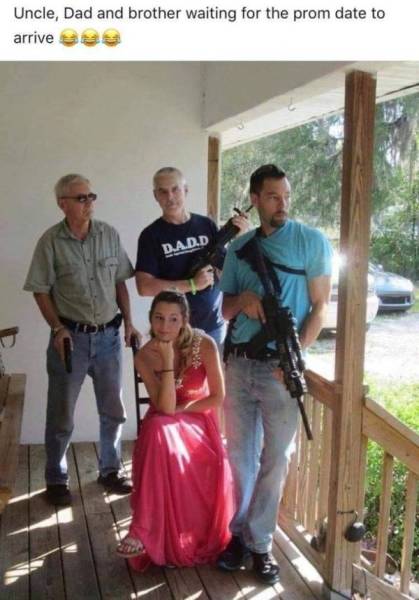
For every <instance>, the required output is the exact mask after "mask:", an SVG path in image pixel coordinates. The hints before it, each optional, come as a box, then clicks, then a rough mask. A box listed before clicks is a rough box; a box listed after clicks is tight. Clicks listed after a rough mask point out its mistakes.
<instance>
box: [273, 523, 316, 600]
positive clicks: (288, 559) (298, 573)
mask: <svg viewBox="0 0 419 600" xmlns="http://www.w3.org/2000/svg"><path fill="white" fill-rule="evenodd" d="M274 542H275V543H274V554H275V557H276V558H277V560H278V563H279V564H280V566H281V582H282V583H283V585H284V587H286V588H287V589H290V590H293V591H294V590H295V591H296V593H297V596H296V598H298V599H300V598H310V599H313V598H317V599H319V600H320V599H322V598H323V597H324V595H323V594H324V590H323V580H322V578H321V576H320V574H319V573H318V572H317V571H316V569H315V568H314V567H313V566H312V565H311V563H310V562H309V561H308V560H307V559H306V558H305V557H304V556H303V555H302V554H301V552H300V551H299V550H298V548H297V547H296V546H295V545H294V544H293V543H292V542H291V540H290V539H289V538H288V537H287V536H286V535H285V533H284V532H283V531H281V529H279V528H277V530H276V532H275V535H274ZM299 594H300V595H299ZM303 594H305V595H303Z"/></svg>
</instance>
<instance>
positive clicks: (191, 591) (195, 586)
mask: <svg viewBox="0 0 419 600" xmlns="http://www.w3.org/2000/svg"><path fill="white" fill-rule="evenodd" d="M165 571H166V578H167V581H168V583H169V586H170V590H171V592H172V595H173V598H174V600H185V598H188V600H195V599H196V600H198V598H199V600H210V598H209V596H208V594H207V593H206V591H205V590H204V589H203V588H202V582H201V580H200V578H199V575H198V573H197V572H196V570H195V569H192V568H186V567H185V568H184V569H165Z"/></svg>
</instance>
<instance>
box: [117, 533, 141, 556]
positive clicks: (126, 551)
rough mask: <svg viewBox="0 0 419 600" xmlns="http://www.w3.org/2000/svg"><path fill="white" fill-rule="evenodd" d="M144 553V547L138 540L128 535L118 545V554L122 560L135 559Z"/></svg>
mask: <svg viewBox="0 0 419 600" xmlns="http://www.w3.org/2000/svg"><path fill="white" fill-rule="evenodd" d="M143 552H144V546H143V545H142V543H141V542H140V540H137V539H136V538H133V537H131V536H130V535H126V536H125V537H124V539H123V540H122V541H121V542H120V543H119V544H118V545H117V547H116V553H117V555H118V556H121V557H122V558H133V557H134V556H140V554H142V553H143Z"/></svg>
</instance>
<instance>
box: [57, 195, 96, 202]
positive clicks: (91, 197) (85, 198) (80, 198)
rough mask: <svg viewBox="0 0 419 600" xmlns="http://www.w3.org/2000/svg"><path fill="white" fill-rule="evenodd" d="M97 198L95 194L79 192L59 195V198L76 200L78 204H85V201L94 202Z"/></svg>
mask: <svg viewBox="0 0 419 600" xmlns="http://www.w3.org/2000/svg"><path fill="white" fill-rule="evenodd" d="M96 198H97V194H92V193H90V194H79V195H78V196H61V200H65V199H67V200H76V201H77V202H80V204H85V203H86V202H94V201H95V200H96Z"/></svg>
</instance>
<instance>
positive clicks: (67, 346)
mask: <svg viewBox="0 0 419 600" xmlns="http://www.w3.org/2000/svg"><path fill="white" fill-rule="evenodd" d="M64 364H65V370H66V371H67V373H72V372H73V363H72V360H71V341H70V338H68V337H66V338H64Z"/></svg>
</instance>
